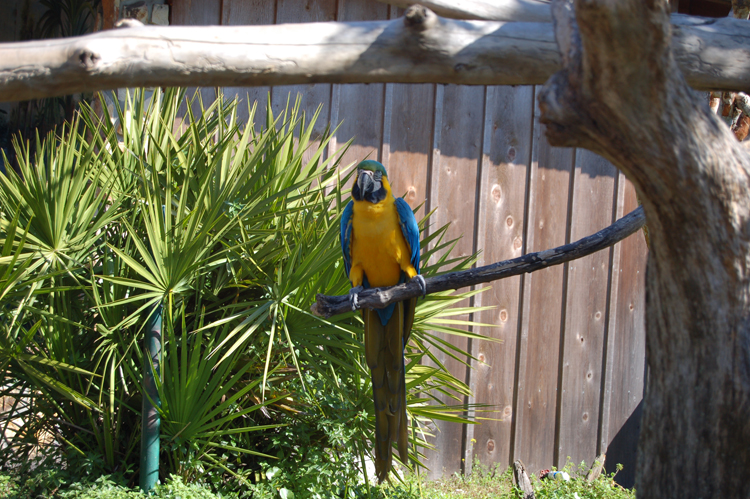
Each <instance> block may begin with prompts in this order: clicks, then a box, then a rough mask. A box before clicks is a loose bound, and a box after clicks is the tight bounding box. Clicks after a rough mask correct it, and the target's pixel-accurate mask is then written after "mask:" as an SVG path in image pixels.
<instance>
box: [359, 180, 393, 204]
mask: <svg viewBox="0 0 750 499" xmlns="http://www.w3.org/2000/svg"><path fill="white" fill-rule="evenodd" d="M386 195H387V193H386V191H385V187H383V185H382V184H381V185H380V189H378V190H375V191H370V192H367V193H365V195H364V196H362V191H361V190H360V189H359V185H358V184H357V183H356V182H355V183H354V187H352V197H353V198H354V200H355V201H369V202H371V203H372V204H378V203H379V202H381V201H382V200H384V199H385V196H386Z"/></svg>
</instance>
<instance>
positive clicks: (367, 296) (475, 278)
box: [311, 206, 646, 317]
mask: <svg viewBox="0 0 750 499" xmlns="http://www.w3.org/2000/svg"><path fill="white" fill-rule="evenodd" d="M645 224H646V216H645V215H644V213H643V208H642V207H640V206H639V207H638V208H636V209H635V210H633V211H631V212H630V213H628V214H627V215H625V216H624V217H622V218H621V219H619V220H617V221H616V222H615V223H613V224H612V225H610V226H609V227H605V228H604V229H602V230H600V231H599V232H597V233H595V234H592V235H590V236H586V237H584V238H583V239H579V240H578V241H575V242H573V243H569V244H565V245H563V246H558V247H557V248H553V249H548V250H544V251H539V252H537V253H529V254H527V255H523V256H520V257H518V258H514V259H512V260H505V261H502V262H497V263H493V264H491V265H485V266H484V267H477V268H475V269H470V270H461V271H458V272H449V273H447V274H442V275H439V276H436V277H429V278H427V279H425V285H426V287H427V288H426V289H427V293H438V292H440V291H449V290H452V289H460V288H466V287H469V286H475V285H477V284H483V283H487V282H492V281H497V280H498V279H505V278H507V277H511V276H514V275H520V274H527V273H529V272H534V271H535V270H539V269H543V268H546V267H551V266H553V265H560V264H561V263H565V262H570V261H571V260H576V259H578V258H583V257H584V256H587V255H590V254H592V253H596V252H597V251H600V250H603V249H604V248H608V247H610V246H612V245H613V244H616V243H617V242H619V241H622V240H623V239H625V238H626V237H628V236H629V235H631V234H633V233H634V232H635V231H637V230H638V229H640V228H641V227H643V226H644V225H645ZM421 295H422V290H421V288H420V287H419V284H418V283H417V282H415V281H409V282H407V283H404V284H398V285H396V286H391V287H388V288H370V289H365V290H364V291H362V292H361V293H359V294H358V295H357V298H358V303H359V306H360V308H383V307H386V306H388V305H389V304H391V303H394V302H397V301H401V300H406V299H409V298H414V297H416V296H421ZM311 311H312V313H313V314H315V315H318V316H320V317H331V316H334V315H337V314H343V313H346V312H351V305H350V304H349V295H340V296H327V295H321V294H319V295H317V296H316V297H315V303H314V304H313V305H312V307H311Z"/></svg>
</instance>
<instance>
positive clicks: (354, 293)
mask: <svg viewBox="0 0 750 499" xmlns="http://www.w3.org/2000/svg"><path fill="white" fill-rule="evenodd" d="M363 289H365V288H364V286H357V287H355V288H352V289H350V290H349V304H350V305H351V306H352V310H357V309H358V308H359V293H361V292H362V290H363Z"/></svg>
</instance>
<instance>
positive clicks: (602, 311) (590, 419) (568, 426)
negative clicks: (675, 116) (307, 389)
mask: <svg viewBox="0 0 750 499" xmlns="http://www.w3.org/2000/svg"><path fill="white" fill-rule="evenodd" d="M617 174H618V172H617V169H616V168H615V167H614V166H613V165H612V164H611V163H609V162H608V161H607V160H605V159H604V158H602V157H600V156H597V155H596V154H594V153H592V152H590V151H587V150H585V149H579V150H577V151H576V165H575V180H574V182H573V185H574V189H573V204H572V213H571V227H570V240H571V241H576V240H578V239H581V238H582V237H585V236H587V235H589V234H593V233H595V232H597V231H599V230H601V229H603V228H605V227H607V226H608V225H610V224H611V223H612V222H613V217H612V206H613V202H614V196H615V179H616V176H617ZM609 264H610V250H609V249H607V250H602V251H599V252H597V253H594V254H592V255H589V256H587V257H584V258H581V259H578V260H574V261H572V262H570V263H569V264H568V283H567V284H568V285H567V299H566V300H565V303H566V311H565V331H564V335H565V338H564V340H563V345H564V346H563V368H562V380H561V387H562V392H561V393H560V402H561V407H560V408H559V410H560V420H559V425H560V427H559V429H558V433H559V443H558V456H559V457H558V463H557V464H558V465H559V466H563V465H564V464H565V461H566V460H567V458H568V457H569V458H570V459H571V461H572V462H573V463H576V464H578V463H580V462H581V461H584V460H585V461H586V462H587V463H592V462H593V461H594V459H595V458H596V456H597V434H598V431H599V405H600V395H601V381H602V366H603V362H602V355H603V353H604V341H605V336H606V326H607V294H608V293H607V291H608V286H609V274H610V268H609Z"/></svg>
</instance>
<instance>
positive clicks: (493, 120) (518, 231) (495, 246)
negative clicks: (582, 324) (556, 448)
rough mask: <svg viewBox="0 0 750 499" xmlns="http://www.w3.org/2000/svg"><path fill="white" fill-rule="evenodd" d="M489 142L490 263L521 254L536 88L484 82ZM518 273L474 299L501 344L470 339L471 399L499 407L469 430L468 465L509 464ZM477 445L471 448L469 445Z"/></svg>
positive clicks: (484, 196)
mask: <svg viewBox="0 0 750 499" xmlns="http://www.w3.org/2000/svg"><path fill="white" fill-rule="evenodd" d="M485 106H486V111H485V120H484V137H485V139H484V144H483V149H484V153H483V157H482V166H481V186H480V190H479V212H478V228H477V247H478V248H479V249H481V250H482V253H481V254H480V256H479V261H478V262H477V265H488V264H490V263H493V262H498V261H501V260H505V259H510V258H516V257H518V256H521V254H522V253H523V237H524V234H523V229H524V215H525V202H526V184H527V176H528V171H529V166H530V162H531V145H532V128H533V120H534V87H533V86H524V87H501V86H493V87H487V100H486V103H485ZM520 286H521V276H516V277H512V278H509V279H503V280H502V281H497V282H494V283H493V284H492V289H491V290H489V291H485V292H484V293H481V294H479V295H478V296H477V297H476V298H475V305H476V306H484V305H488V306H493V307H494V309H492V310H487V311H484V312H480V313H479V314H477V316H475V318H476V319H477V320H478V321H479V322H481V323H486V324H493V325H494V326H495V327H483V328H480V330H479V332H480V333H481V334H483V335H485V336H488V337H491V338H497V339H500V340H502V343H494V342H489V341H479V342H472V343H473V344H472V354H473V355H474V357H476V358H478V359H479V360H480V361H481V362H484V363H485V364H479V365H477V364H476V363H474V367H475V370H474V371H472V372H471V374H470V375H471V383H470V385H471V387H472V390H473V392H474V397H473V398H472V399H471V402H476V403H485V404H494V405H496V406H497V407H496V408H495V409H496V410H498V411H500V412H498V413H494V414H490V415H488V416H489V417H492V418H496V419H501V421H484V422H482V424H481V425H480V426H473V425H470V426H468V428H467V436H466V438H467V444H466V448H467V452H466V456H465V457H464V458H465V459H466V463H467V467H468V465H470V464H472V459H474V457H475V456H476V457H477V458H478V459H479V461H480V462H481V463H482V464H484V465H486V466H492V465H494V464H495V463H498V464H500V465H502V467H505V466H507V465H510V464H511V448H510V444H511V429H512V424H511V423H512V420H513V417H514V413H513V396H514V392H515V386H516V383H515V374H516V370H515V365H516V346H517V338H518V329H519V325H520V321H519V312H520V308H519V305H520V293H521V287H520ZM472 444H473V445H472Z"/></svg>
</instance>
